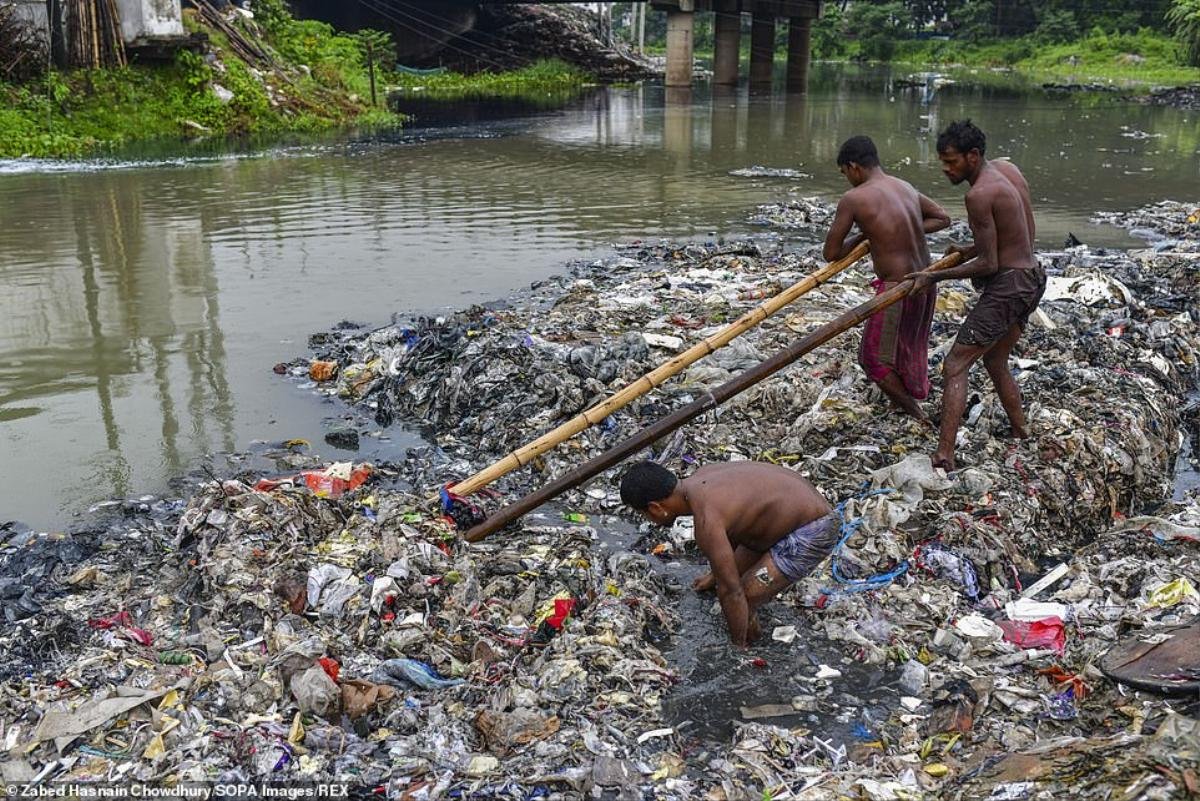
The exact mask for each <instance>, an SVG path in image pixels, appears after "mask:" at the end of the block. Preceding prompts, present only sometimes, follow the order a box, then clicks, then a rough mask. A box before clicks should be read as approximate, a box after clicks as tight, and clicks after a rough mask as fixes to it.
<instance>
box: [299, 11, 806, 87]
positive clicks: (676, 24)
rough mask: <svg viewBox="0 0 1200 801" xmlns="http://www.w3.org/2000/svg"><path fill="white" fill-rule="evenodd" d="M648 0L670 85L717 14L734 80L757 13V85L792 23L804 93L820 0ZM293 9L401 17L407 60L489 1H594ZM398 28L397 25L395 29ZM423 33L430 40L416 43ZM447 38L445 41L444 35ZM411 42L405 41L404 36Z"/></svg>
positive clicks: (352, 26)
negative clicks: (707, 20) (745, 22)
mask: <svg viewBox="0 0 1200 801" xmlns="http://www.w3.org/2000/svg"><path fill="white" fill-rule="evenodd" d="M639 1H640V2H649V4H650V6H651V8H654V9H655V10H660V11H665V12H666V13H667V71H666V83H667V85H668V86H676V87H678V86H690V85H691V83H692V77H693V76H692V57H693V48H692V33H693V29H694V20H695V15H696V14H713V15H715V18H714V25H713V32H714V34H715V47H714V49H715V52H714V54H713V55H714V60H713V79H714V81H715V82H716V83H717V84H721V85H734V84H736V83H737V82H738V76H739V73H740V64H739V52H740V45H741V31H742V15H743V14H748V15H750V17H751V20H752V22H751V32H750V68H749V79H750V83H751V84H756V85H760V86H761V85H765V84H769V83H770V82H771V76H772V74H773V67H774V63H773V62H774V58H775V27H776V25H777V24H779V21H780V20H786V24H787V25H788V71H787V76H788V80H787V83H788V91H791V92H803V91H804V90H805V88H806V87H807V84H808V64H809V43H810V36H811V26H812V21H813V20H814V19H816V18H817V17H818V16H820V13H821V0H635V2H639ZM290 2H291V5H292V8H293V9H294V10H295V11H296V12H297V13H299V14H300V15H301V16H304V17H312V18H316V19H322V20H325V21H326V22H329V23H332V24H333V25H335V26H337V27H340V28H345V29H348V30H356V29H358V28H361V27H382V28H385V29H386V28H388V27H389V21H390V22H396V21H397V20H398V21H399V27H400V28H401V29H402V31H403V32H406V33H407V34H408V35H407V36H404V37H400V36H398V37H397V43H398V44H399V45H400V47H401V51H402V52H401V57H405V56H406V55H407V56H419V55H421V54H425V55H428V53H429V52H430V51H431V50H436V49H437V48H438V47H440V46H442V45H443V44H445V43H446V41H447V40H446V38H445V37H447V36H448V37H450V38H457V37H460V36H461V35H462V34H464V33H465V32H467V31H469V30H470V29H471V27H472V26H473V24H474V16H475V15H474V10H475V9H478V8H479V7H480V6H487V5H516V4H529V5H587V6H595V5H597V3H595V2H587V0H541V2H533V3H528V1H527V0H526V2H525V3H522V2H521V0H436V1H435V0H339V1H338V2H331V0H290ZM392 27H395V26H392ZM413 34H424V36H425V37H426V41H425V42H423V43H422V42H419V41H414V39H420V38H422V37H421V36H419V35H418V36H416V37H414V36H413ZM439 37H440V38H439ZM402 38H403V39H404V41H401V39H402Z"/></svg>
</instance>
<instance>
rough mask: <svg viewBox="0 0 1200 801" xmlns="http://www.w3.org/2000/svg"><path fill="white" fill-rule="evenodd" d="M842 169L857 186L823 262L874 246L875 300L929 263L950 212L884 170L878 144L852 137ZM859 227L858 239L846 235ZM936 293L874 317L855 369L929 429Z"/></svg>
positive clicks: (841, 156) (917, 295)
mask: <svg viewBox="0 0 1200 801" xmlns="http://www.w3.org/2000/svg"><path fill="white" fill-rule="evenodd" d="M837 162H838V169H840V170H841V172H842V175H844V176H846V180H847V181H849V182H850V185H851V186H852V187H853V188H852V189H851V190H850V191H849V192H847V193H846V194H845V195H844V196H843V197H842V199H841V200H840V201H839V202H838V207H837V214H836V215H835V216H834V218H833V224H832V226H831V227H830V229H829V235H828V236H827V237H826V238H825V254H824V255H825V258H826V259H828V260H832V259H837V258H840V257H841V256H843V255H845V254H846V253H848V252H849V251H850V250H851V249H853V248H854V246H855V245H857V244H858V243H859V242H861V241H863V240H864V239H870V240H871V262H872V264H873V265H874V267H875V276H876V280H875V281H873V282H871V286H872V287H873V288H874V289H875V294H877V295H878V294H881V293H883V292H886V291H887V290H889V289H891V288H892V287H894V286H896V284H898V283H899V282H900V281H903V280H904V279H905V277H906V276H907V275H909V273H912V272H915V271H917V270H924V269H925V266H926V265H927V264H929V246H928V245H927V244H926V242H925V235H926V234H931V233H933V232H934V231H940V230H942V229H943V228H945V227H946V226H948V225H950V215H948V214H947V213H946V210H945V209H943V208H942V207H941V206H939V205H938V204H937V203H935V202H933V201H932V200H930V199H929V198H927V197H925V196H924V195H922V194H921V193H920V192H918V191H917V190H916V189H914V188H913V186H912V184H910V183H908V182H907V181H902V180H900V179H899V178H895V177H893V176H891V175H888V174H887V173H886V172H884V171H883V168H882V167H881V166H879V153H878V152H877V151H876V149H875V143H874V142H872V141H871V139H870V138H869V137H866V136H852V137H851V138H849V139H847V140H846V141H845V142H844V143H843V144H842V147H841V150H840V151H839V152H838V158H837ZM855 225H857V226H858V230H859V233H858V234H856V235H854V236H849V234H850V229H851V228H852V227H853V226H855ZM936 304H937V291H936V289H934V288H932V287H930V288H928V289H922V290H921V291H919V292H913V293H912V294H910V295H909V296H908V297H906V298H905V299H904V300H903V301H902V302H900V303H897V304H895V305H893V306H889V307H888V308H886V309H884V310H883V311H881V312H879V313H877V314H875V315H873V316H872V317H871V318H870V319H869V320H867V324H866V325H865V326H864V327H863V335H862V343H861V345H860V346H859V349H858V363H859V364H860V365H862V368H863V371H864V372H865V373H866V374H867V377H868V378H870V379H871V380H872V381H874V382H875V383H876V384H878V385H879V388H880V389H882V390H883V392H884V394H885V395H887V396H888V398H890V399H891V401H892V403H894V404H895V405H896V406H897V407H898V408H899V409H901V410H903V411H904V412H905V413H907V414H909V415H911V416H912V417H915V418H916V419H917V420H921V421H923V422H926V423H928V421H929V418H928V417H926V416H925V412H924V411H922V409H921V405H920V404H919V403H917V401H919V400H924V399H925V398H926V397H928V396H929V329H930V326H931V325H932V324H933V311H934V307H935V306H936Z"/></svg>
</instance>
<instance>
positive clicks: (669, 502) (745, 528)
mask: <svg viewBox="0 0 1200 801" xmlns="http://www.w3.org/2000/svg"><path fill="white" fill-rule="evenodd" d="M621 500H622V501H624V502H625V504H626V505H627V506H630V507H632V508H634V509H636V510H637V511H639V512H641V513H642V514H643V515H644V516H645V517H646V518H647V519H648V520H650V522H652V523H657V524H658V525H660V526H669V525H671V524H672V523H674V522H675V518H677V517H680V516H686V515H691V516H692V517H693V518H694V519H695V528H696V545H698V546H699V547H700V550H701V551H702V552H703V553H704V555H705V556H706V557H708V562H709V565H710V566H711V567H712V571H711V572H710V573H708V574H707V575H705V576H703V577H701V578H699V579H697V580H696V582H695V583H694V584H693V585H692V586H693V587H694V588H695V589H696V590H697V591H704V590H707V589H711V588H712V587H713V585H714V583H715V585H716V588H717V597H718V598H719V599H720V601H721V611H722V612H724V613H725V622H726V623H727V624H728V625H729V637H730V639H731V640H733V642H734V644H735V645H741V646H745V645H748V644H749V643H750V641H752V640H755V639H757V638H758V637H759V635H760V634H761V633H762V630H761V627H760V626H759V622H758V616H757V614H756V610H757V609H758V607H760V606H762V605H763V604H764V603H766V602H767V601H769V600H770V599H771V598H774V597H775V596H776V595H778V594H779V593H780V592H782V591H783V590H785V589H786V588H788V587H790V586H791V585H792V584H794V583H795V582H797V581H799V580H800V579H801V578H803V577H804V576H806V575H807V574H808V573H809V572H810V571H811V570H812V569H813V568H814V567H816V566H817V565H818V564H820V563H821V561H822V560H824V559H825V557H826V556H828V555H829V554H830V552H831V551H832V550H833V547H834V545H836V544H837V541H838V535H839V533H840V528H839V526H838V520H837V515H836V514H835V513H834V511H833V509H832V507H830V505H829V503H828V502H827V501H826V500H825V499H824V498H823V497H821V494H820V493H819V492H817V490H816V488H815V487H813V485H812V484H810V483H808V481H806V480H805V479H804V478H803V477H802V476H800V475H798V474H796V473H794V472H792V471H791V470H788V469H787V468H784V467H778V466H776V465H770V464H761V463H759V462H729V463H721V464H711V465H705V466H704V467H701V468H700V469H699V470H697V471H696V472H695V473H693V474H692V475H691V476H689V477H688V478H685V479H683V480H682V481H680V480H679V479H678V478H676V477H675V475H674V474H673V473H671V471H670V470H667V469H666V468H664V467H662V466H661V465H658V464H656V463H654V462H641V463H639V464H636V465H634V466H633V467H631V468H629V470H627V471H626V472H625V475H624V476H622V477H621Z"/></svg>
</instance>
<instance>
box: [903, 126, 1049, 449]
mask: <svg viewBox="0 0 1200 801" xmlns="http://www.w3.org/2000/svg"><path fill="white" fill-rule="evenodd" d="M986 145H987V141H986V139H985V137H984V135H983V131H981V130H979V129H978V128H977V127H975V126H974V125H973V124H972V123H971V121H970V120H963V121H960V122H954V123H951V124H950V126H949V127H948V128H946V130H944V131H942V133H941V134H940V135H939V136H938V140H937V150H938V158H939V159H941V162H942V172H943V173H945V175H946V177H947V178H949V179H950V182H951V183H953V184H960V183H962V182H963V181H968V182H969V183H970V184H971V188H970V189H969V190H968V191H967V196H966V205H967V222H968V223H970V225H971V233H972V234H974V236H975V247H976V248H977V249H978V256H976V257H975V258H974V259H972V260H971V261H969V262H967V263H965V264H960V265H959V266H957V267H953V268H951V269H949V270H941V271H939V272H937V273H930V272H927V271H922V272H918V273H914V274H913V275H912V278H913V280H914V281H916V282H917V286H926V285H928V284H931V283H933V282H935V281H946V280H949V279H952V278H970V279H971V282H972V283H973V284H974V285H975V287H976V289H979V290H980V291H981V292H982V294H981V295H980V298H979V302H978V303H976V304H975V307H974V308H973V309H971V311H970V312H968V314H967V317H966V319H965V320H963V324H962V328H960V329H959V331H958V337H957V338H956V339H955V340H954V347H953V348H952V349H951V350H950V354H949V355H948V356H947V357H946V361H945V363H944V364H943V365H942V375H943V378H944V380H945V388H944V389H943V392H942V420H941V434H940V436H939V438H938V449H937V452H936V453H934V455H933V464H934V466H935V467H942V468H944V469H945V470H947V471H950V470H953V469H954V466H955V465H954V444H955V439H956V437H957V436H958V427H959V425H960V424H961V422H962V416H963V411H964V409H965V407H966V398H967V373H968V372H969V371H970V369H971V365H972V364H974V363H975V362H976V361H977V360H978V359H979V358H980V357H982V358H983V365H984V367H986V368H987V372H988V375H989V376H991V379H992V384H993V386H995V388H996V394H997V395H998V396H999V397H1000V403H1001V404H1002V405H1003V406H1004V412H1005V414H1007V415H1008V422H1009V424H1010V425H1011V426H1012V432H1013V436H1015V437H1018V438H1022V437H1027V436H1029V431H1028V430H1027V429H1026V427H1025V413H1024V411H1023V410H1022V409H1021V390H1020V389H1019V388H1018V387H1017V382H1016V381H1014V380H1013V377H1012V373H1011V372H1010V371H1009V368H1008V357H1009V355H1010V354H1011V353H1012V349H1013V345H1015V344H1016V342H1017V340H1018V339H1019V338H1020V336H1021V332H1022V331H1024V330H1025V325H1026V324H1027V323H1028V322H1029V315H1031V314H1033V311H1034V309H1036V308H1037V305H1038V303H1039V302H1040V301H1041V299H1042V294H1043V293H1044V292H1045V291H1046V273H1045V271H1044V270H1043V269H1042V267H1041V265H1040V264H1038V260H1037V258H1036V257H1035V256H1034V255H1033V250H1034V246H1033V240H1034V226H1033V205H1032V203H1030V199H1029V184H1028V183H1026V182H1025V177H1024V176H1023V175H1021V171H1020V170H1019V169H1017V165H1015V164H1013V163H1012V162H1009V161H1000V160H997V161H988V160H987V159H985V158H984V155H983V154H984V151H985V150H986ZM961 250H962V248H958V247H951V248H950V250H949V251H947V252H953V251H961Z"/></svg>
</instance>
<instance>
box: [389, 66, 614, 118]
mask: <svg viewBox="0 0 1200 801" xmlns="http://www.w3.org/2000/svg"><path fill="white" fill-rule="evenodd" d="M389 79H390V82H391V84H390V86H389V87H388V89H389V91H390V94H389V102H390V103H392V104H394V105H395V106H396V107H397V108H399V109H401V110H403V105H404V101H405V100H406V99H413V100H437V101H446V102H450V101H455V100H479V99H492V98H495V99H522V100H528V101H530V102H532V103H539V104H544V105H548V106H553V105H560V104H562V103H564V102H566V101H567V100H570V99H571V98H572V97H576V96H577V95H578V94H579V93H580V92H582V91H583V90H584V89H585V88H586V87H587V86H589V85H591V84H593V83H594V79H593V78H592V77H591V76H590V75H588V74H587V73H586V72H584V71H583V70H581V69H579V68H577V67H574V66H572V65H570V64H567V63H566V62H564V61H558V60H556V59H547V60H544V61H538V62H536V63H534V64H531V65H529V66H528V67H521V68H519V69H515V70H512V71H509V72H477V73H474V74H471V75H464V74H462V73H458V72H446V71H403V70H402V71H399V72H396V73H395V74H393V75H392V76H389Z"/></svg>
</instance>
